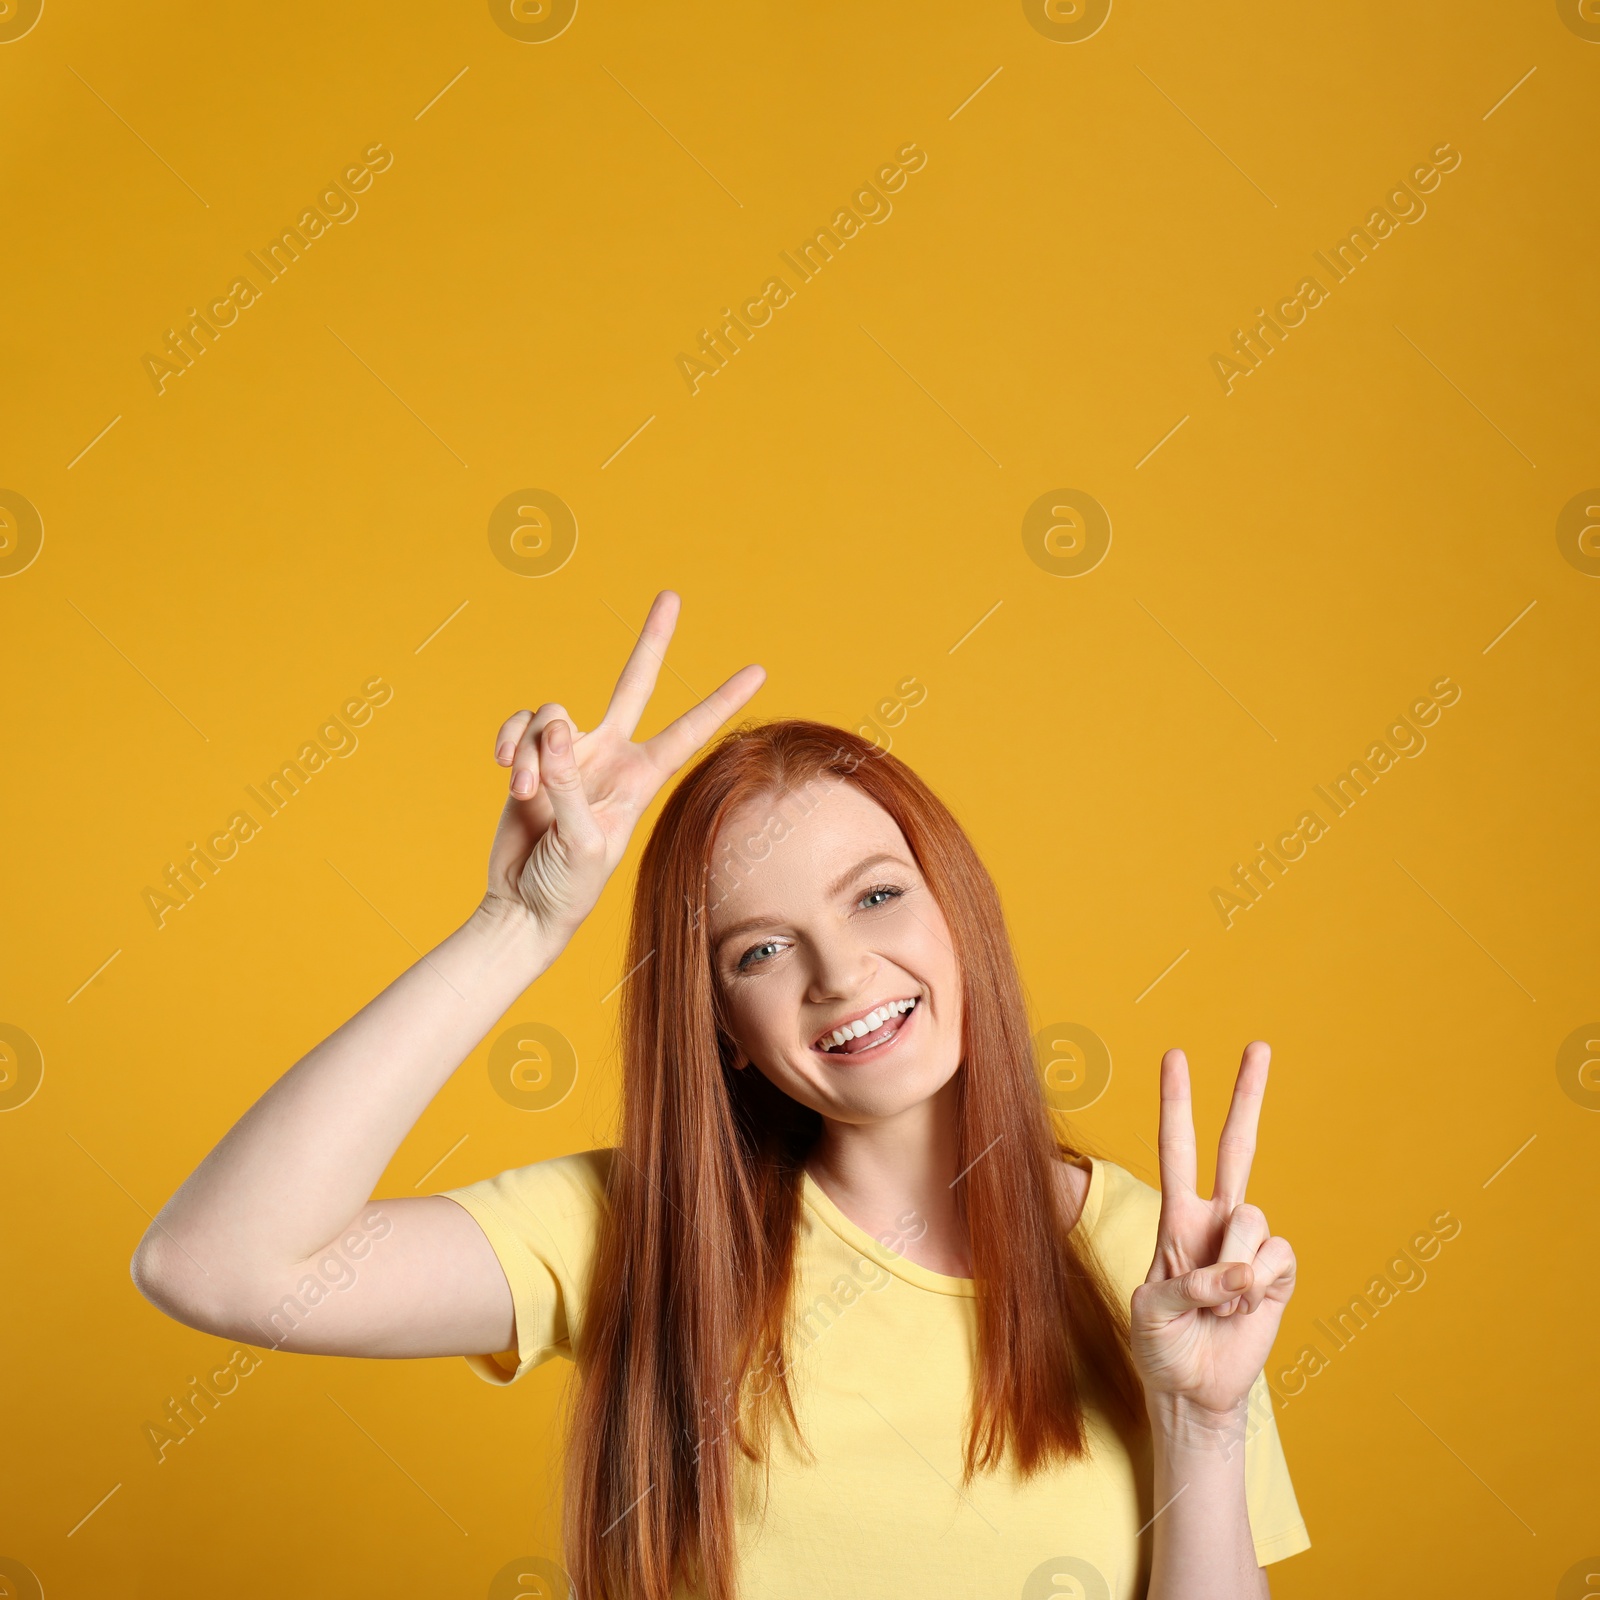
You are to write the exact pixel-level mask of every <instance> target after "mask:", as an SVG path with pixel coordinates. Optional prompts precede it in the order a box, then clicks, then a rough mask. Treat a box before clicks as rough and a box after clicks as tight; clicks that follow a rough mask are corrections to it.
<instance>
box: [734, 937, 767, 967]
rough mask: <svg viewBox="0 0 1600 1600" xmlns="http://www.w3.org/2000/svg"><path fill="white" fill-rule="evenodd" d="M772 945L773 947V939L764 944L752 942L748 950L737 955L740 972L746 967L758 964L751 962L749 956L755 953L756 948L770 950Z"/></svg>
mask: <svg viewBox="0 0 1600 1600" xmlns="http://www.w3.org/2000/svg"><path fill="white" fill-rule="evenodd" d="M772 947H773V941H772V940H770V939H769V940H768V941H767V942H766V943H765V944H753V945H751V946H750V948H749V949H748V950H746V951H745V953H744V954H743V955H742V956H740V957H739V971H740V972H744V971H746V970H747V969H748V968H750V967H752V966H755V965H758V963H756V962H753V961H752V960H751V959H750V958H751V957H752V956H753V955H755V953H756V952H757V951H758V950H770V949H772Z"/></svg>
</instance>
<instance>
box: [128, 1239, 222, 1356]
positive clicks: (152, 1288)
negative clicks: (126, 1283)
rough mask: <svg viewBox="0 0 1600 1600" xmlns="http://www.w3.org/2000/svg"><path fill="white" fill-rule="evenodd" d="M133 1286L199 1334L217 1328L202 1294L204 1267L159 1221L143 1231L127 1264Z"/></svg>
mask: <svg viewBox="0 0 1600 1600" xmlns="http://www.w3.org/2000/svg"><path fill="white" fill-rule="evenodd" d="M128 1271H129V1275H130V1276H131V1277H132V1278H133V1286H134V1288H136V1289H137V1290H138V1291H139V1293H140V1294H142V1295H143V1296H144V1297H145V1299H146V1300H148V1301H149V1302H150V1304H151V1305H153V1306H154V1307H155V1308H156V1309H157V1310H158V1311H161V1312H164V1313H165V1314H166V1315H167V1316H169V1317H171V1318H172V1319H173V1320H174V1321H175V1322H181V1323H183V1324H184V1325H185V1326H186V1327H190V1328H197V1329H199V1330H200V1331H201V1332H202V1333H215V1332H217V1331H219V1330H218V1325H217V1324H218V1317H217V1314H216V1307H215V1306H214V1305H213V1304H211V1303H210V1299H209V1297H208V1296H207V1294H206V1293H205V1289H204V1280H205V1269H204V1268H203V1267H201V1266H200V1264H199V1263H198V1262H197V1261H195V1260H194V1258H193V1257H192V1256H190V1255H189V1254H188V1252H186V1251H185V1250H184V1249H183V1247H182V1246H181V1245H180V1244H178V1242H177V1241H176V1240H175V1239H174V1238H173V1237H172V1235H171V1234H170V1233H168V1232H167V1231H166V1229H165V1228H163V1227H162V1226H161V1224H160V1223H159V1222H154V1223H152V1224H151V1225H150V1227H149V1228H148V1229H147V1230H146V1231H145V1235H144V1237H143V1238H142V1239H141V1240H140V1241H139V1245H138V1248H137V1249H136V1250H135V1251H134V1252H133V1259H132V1260H131V1261H130V1262H129V1263H128Z"/></svg>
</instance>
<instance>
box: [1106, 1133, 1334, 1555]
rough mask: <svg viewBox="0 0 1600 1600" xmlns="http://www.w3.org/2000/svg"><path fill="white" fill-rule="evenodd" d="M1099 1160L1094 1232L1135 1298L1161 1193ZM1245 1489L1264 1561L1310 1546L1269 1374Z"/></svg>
mask: <svg viewBox="0 0 1600 1600" xmlns="http://www.w3.org/2000/svg"><path fill="white" fill-rule="evenodd" d="M1096 1164H1097V1165H1098V1166H1101V1167H1103V1168H1104V1169H1105V1170H1104V1179H1105V1188H1104V1192H1103V1193H1102V1196H1101V1201H1100V1208H1099V1212H1098V1214H1097V1215H1096V1216H1095V1217H1094V1218H1093V1219H1092V1225H1091V1229H1090V1236H1091V1238H1092V1239H1093V1241H1094V1245H1095V1248H1096V1250H1097V1252H1098V1253H1099V1256H1100V1259H1101V1262H1102V1264H1103V1265H1104V1266H1105V1268H1106V1271H1107V1273H1108V1275H1109V1276H1110V1277H1111V1280H1112V1282H1113V1283H1115V1284H1116V1285H1117V1286H1118V1288H1119V1289H1120V1290H1121V1291H1122V1293H1123V1294H1124V1296H1125V1297H1131V1296H1132V1294H1133V1291H1134V1290H1135V1289H1136V1288H1137V1287H1138V1286H1139V1285H1140V1284H1141V1283H1143V1282H1144V1280H1145V1275H1146V1274H1147V1273H1148V1272H1149V1270H1150V1261H1151V1258H1152V1256H1153V1255H1154V1254H1155V1243H1156V1225H1157V1223H1158V1222H1159V1221H1160V1218H1161V1192H1160V1190H1158V1189H1155V1188H1152V1187H1151V1185H1149V1184H1148V1183H1145V1182H1143V1181H1141V1180H1140V1179H1138V1178H1136V1177H1134V1175H1133V1174H1132V1173H1131V1172H1128V1171H1127V1170H1126V1169H1125V1168H1123V1167H1119V1166H1117V1165H1116V1164H1115V1163H1114V1162H1097V1163H1096ZM1244 1490H1245V1504H1246V1506H1247V1508H1248V1510H1249V1514H1250V1536H1251V1539H1252V1540H1253V1541H1254V1544H1255V1547H1256V1562H1257V1564H1258V1565H1259V1566H1263V1567H1265V1566H1268V1565H1270V1564H1271V1563H1272V1562H1274V1561H1281V1560H1283V1558H1284V1557H1285V1556H1292V1555H1298V1554H1299V1553H1300V1551H1302V1550H1308V1549H1310V1547H1311V1535H1310V1534H1309V1533H1308V1532H1307V1531H1306V1524H1305V1519H1304V1518H1303V1517H1302V1516H1301V1515H1300V1505H1299V1502H1298V1501H1297V1500H1296V1499H1295V1493H1294V1484H1293V1482H1292V1481H1291V1480H1290V1477H1289V1463H1288V1461H1287V1459H1286V1458H1285V1456H1284V1453H1283V1441H1282V1439H1280V1438H1279V1437H1278V1424H1277V1419H1276V1417H1275V1416H1274V1414H1273V1410H1272V1393H1271V1391H1270V1390H1269V1389H1268V1387H1267V1380H1266V1374H1265V1373H1261V1374H1258V1375H1257V1377H1256V1381H1255V1382H1254V1383H1253V1384H1252V1385H1251V1386H1250V1409H1249V1414H1248V1421H1247V1424H1246V1428H1245V1443H1244Z"/></svg>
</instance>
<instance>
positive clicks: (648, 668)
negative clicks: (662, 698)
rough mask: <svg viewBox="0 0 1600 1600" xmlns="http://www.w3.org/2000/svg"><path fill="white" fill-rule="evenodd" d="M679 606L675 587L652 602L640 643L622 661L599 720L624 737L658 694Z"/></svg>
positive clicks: (640, 634) (631, 734) (640, 636)
mask: <svg viewBox="0 0 1600 1600" xmlns="http://www.w3.org/2000/svg"><path fill="white" fill-rule="evenodd" d="M678 605H679V601H678V596H677V593H676V591H674V590H672V589H663V590H662V591H661V593H660V594H658V595H657V596H656V597H655V599H654V600H653V601H652V602H651V605H650V611H649V614H648V615H647V616H646V617H645V619H644V627H643V628H642V629H641V630H640V633H639V638H638V642H637V643H636V644H635V645H634V647H633V649H632V651H631V652H630V653H629V655H628V659H627V661H626V662H625V663H624V664H623V668H622V671H621V673H620V674H619V676H618V678H617V686H616V688H615V689H613V690H612V691H611V699H610V700H609V701H608V702H607V704H606V714H605V715H604V716H603V717H602V718H601V719H600V720H601V721H602V722H604V723H606V724H607V725H608V726H610V727H613V728H616V729H617V730H618V731H619V732H620V733H621V734H622V736H623V737H624V738H625V739H631V738H632V737H633V730H634V729H635V728H637V727H638V726H639V718H640V717H642V716H643V715H644V708H645V707H646V706H647V705H648V704H649V703H650V696H651V695H652V694H654V693H655V688H656V674H657V672H659V671H660V669H661V663H662V661H663V660H664V659H665V658H666V654H667V641H668V640H669V639H671V637H672V630H673V627H674V626H675V625H676V623H677V620H678Z"/></svg>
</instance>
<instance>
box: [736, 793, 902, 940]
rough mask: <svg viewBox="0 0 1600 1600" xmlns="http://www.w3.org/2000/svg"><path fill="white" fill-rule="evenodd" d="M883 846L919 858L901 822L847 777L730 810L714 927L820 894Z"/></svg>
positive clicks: (762, 796) (760, 797) (758, 799)
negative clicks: (909, 843) (902, 828)
mask: <svg viewBox="0 0 1600 1600" xmlns="http://www.w3.org/2000/svg"><path fill="white" fill-rule="evenodd" d="M880 851H887V852H890V853H892V854H894V855H896V856H898V857H899V858H900V859H901V860H903V861H905V862H907V863H908V864H909V863H911V862H912V856H911V849H910V846H909V845H907V843H906V839H905V835H904V834H903V833H902V832H901V831H900V825H899V824H898V823H897V822H896V821H895V820H894V818H893V817H891V816H890V815H889V813H888V812H887V811H885V810H884V809H883V807H882V806H880V805H879V804H878V802H877V801H876V800H874V799H872V798H871V797H870V796H869V795H866V794H863V793H862V791H861V790H860V789H859V788H857V787H856V785H855V784H853V783H850V782H848V781H847V780H845V779H843V778H829V779H815V780H813V781H812V782H811V783H810V784H809V785H806V786H805V787H803V788H796V789H793V790H791V791H789V792H788V793H787V794H768V795H761V796H758V797H757V798H755V799H753V800H750V801H747V802H745V804H743V805H742V806H739V807H738V808H736V809H735V810H734V811H732V812H730V813H729V814H728V816H727V817H725V818H724V819H723V824H722V827H721V828H720V829H719V830H718V832H717V838H716V845H715V849H714V851H713V854H712V857H711V874H712V878H713V886H712V894H711V900H712V903H713V904H715V905H716V908H717V909H716V910H715V911H714V912H713V913H712V915H711V926H712V928H713V929H716V928H717V927H720V926H723V925H725V924H727V923H728V922H731V921H733V920H734V919H735V918H737V917H741V916H745V915H747V914H749V913H750V912H752V911H773V912H777V911H779V910H780V909H781V906H780V903H779V902H780V900H782V899H788V900H789V901H791V902H792V901H794V900H796V899H807V898H809V899H812V900H815V899H819V898H821V897H822V896H823V895H824V894H825V893H826V891H827V889H828V887H829V885H831V884H832V883H833V882H834V880H835V879H837V878H838V877H839V876H840V874H842V873H844V872H846V871H847V870H848V869H849V868H851V867H853V866H854V865H855V864H856V863H857V862H858V861H860V860H862V859H863V858H865V857H867V856H870V855H875V854H877V853H878V852H880ZM758 901H759V902H760V903H759V905H758V904H757V902H758Z"/></svg>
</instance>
